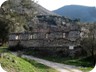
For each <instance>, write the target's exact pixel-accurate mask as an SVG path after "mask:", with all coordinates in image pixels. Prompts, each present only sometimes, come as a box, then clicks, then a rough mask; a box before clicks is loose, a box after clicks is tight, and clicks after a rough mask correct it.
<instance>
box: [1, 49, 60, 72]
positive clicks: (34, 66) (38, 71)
mask: <svg viewBox="0 0 96 72" xmlns="http://www.w3.org/2000/svg"><path fill="white" fill-rule="evenodd" d="M0 54H2V55H1V57H0V63H1V65H2V67H3V68H4V69H5V70H6V71H7V72H58V71H56V70H54V69H52V68H50V67H47V66H45V65H42V64H40V63H37V62H36V61H34V60H28V59H24V58H20V57H17V56H14V55H12V54H11V53H10V52H9V51H7V50H6V49H5V48H0Z"/></svg>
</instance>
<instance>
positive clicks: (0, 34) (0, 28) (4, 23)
mask: <svg viewBox="0 0 96 72" xmlns="http://www.w3.org/2000/svg"><path fill="white" fill-rule="evenodd" d="M9 23H10V21H8V20H5V19H3V18H0V42H1V44H4V43H5V42H7V41H8V34H9V31H10V24H9Z"/></svg>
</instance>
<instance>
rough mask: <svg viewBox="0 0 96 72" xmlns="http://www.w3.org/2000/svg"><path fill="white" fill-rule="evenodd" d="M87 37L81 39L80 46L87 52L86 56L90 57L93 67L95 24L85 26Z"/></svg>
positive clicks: (95, 36) (95, 47) (95, 44)
mask: <svg viewBox="0 0 96 72" xmlns="http://www.w3.org/2000/svg"><path fill="white" fill-rule="evenodd" d="M86 28H87V30H88V31H87V35H86V36H85V37H84V38H83V39H82V41H81V46H82V47H83V48H84V50H85V51H86V52H87V55H88V56H90V55H91V56H92V59H93V65H95V63H96V59H95V54H96V24H95V23H94V24H90V25H87V27H86Z"/></svg>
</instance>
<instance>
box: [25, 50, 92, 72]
mask: <svg viewBox="0 0 96 72" xmlns="http://www.w3.org/2000/svg"><path fill="white" fill-rule="evenodd" d="M25 54H28V55H33V56H36V57H39V58H43V59H46V60H49V61H53V62H58V63H63V64H68V65H74V66H78V68H79V69H80V70H82V71H83V72H89V71H90V70H92V69H93V66H92V63H91V62H92V59H91V58H90V57H87V58H78V59H76V58H75V59H73V58H70V57H60V56H55V55H54V56H51V55H48V56H44V55H40V53H39V51H35V50H34V51H32V50H30V51H27V52H25Z"/></svg>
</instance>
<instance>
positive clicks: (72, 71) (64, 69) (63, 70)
mask: <svg viewBox="0 0 96 72" xmlns="http://www.w3.org/2000/svg"><path fill="white" fill-rule="evenodd" d="M14 54H15V53H14ZM15 55H16V54H15ZM22 57H24V58H28V59H31V60H35V61H37V62H38V63H41V64H44V65H46V66H49V67H51V68H54V69H56V70H58V71H59V72H82V71H80V70H79V69H77V68H76V67H75V66H71V65H65V64H60V63H56V62H52V61H48V60H44V59H40V58H36V57H33V56H29V55H22Z"/></svg>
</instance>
